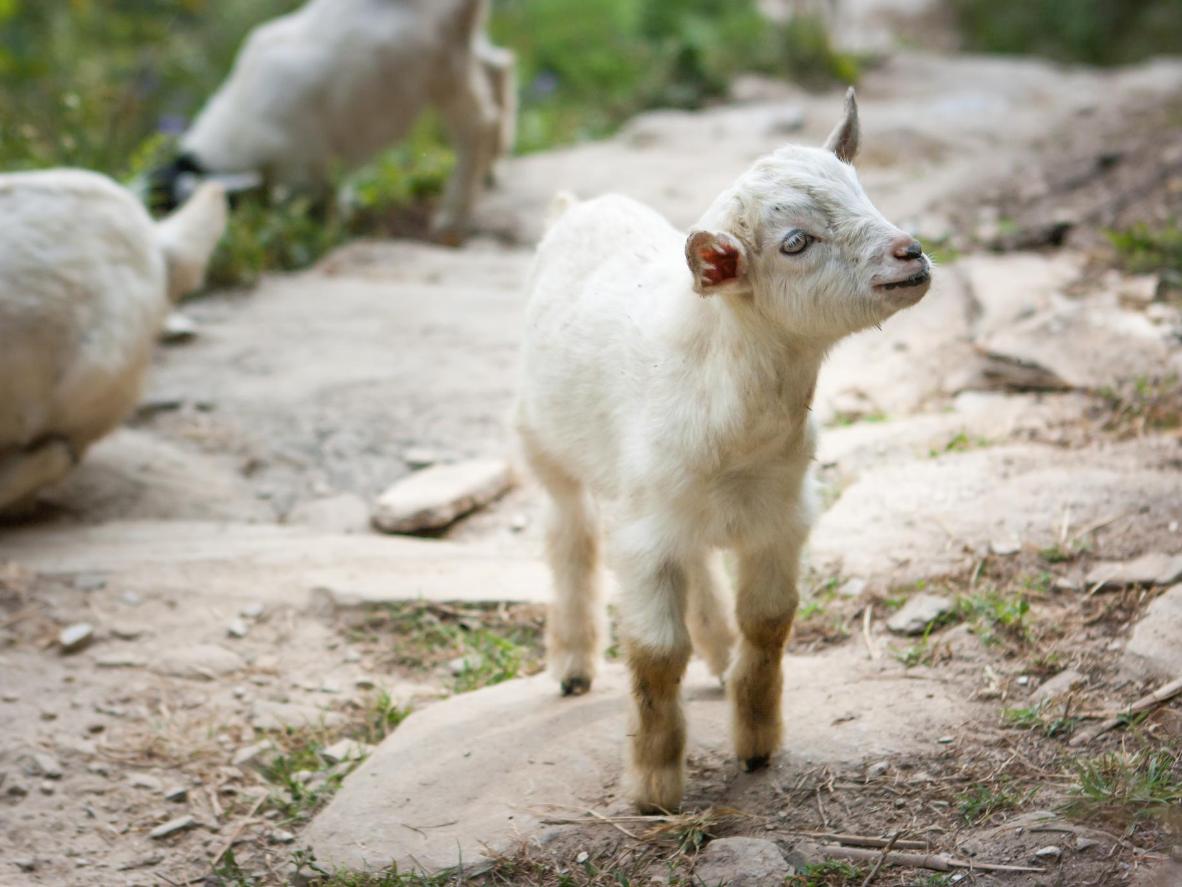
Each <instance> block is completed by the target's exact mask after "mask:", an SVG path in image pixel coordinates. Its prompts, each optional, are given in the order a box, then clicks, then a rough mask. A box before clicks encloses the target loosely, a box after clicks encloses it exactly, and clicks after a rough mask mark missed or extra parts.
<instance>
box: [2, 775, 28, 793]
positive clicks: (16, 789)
mask: <svg viewBox="0 0 1182 887" xmlns="http://www.w3.org/2000/svg"><path fill="white" fill-rule="evenodd" d="M4 794H5V795H7V796H8V797H10V798H23V797H26V796H27V795H28V794H29V787H28V786H27V785H25V784H24V783H23V782H21V781H20V780H19V779H10V780H8V784H7V787H6V788H5V789H4Z"/></svg>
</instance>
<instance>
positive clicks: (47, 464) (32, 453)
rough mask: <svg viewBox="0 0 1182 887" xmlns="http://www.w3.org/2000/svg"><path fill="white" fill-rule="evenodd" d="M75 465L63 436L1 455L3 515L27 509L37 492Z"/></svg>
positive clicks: (0, 494) (71, 450) (0, 502)
mask: <svg viewBox="0 0 1182 887" xmlns="http://www.w3.org/2000/svg"><path fill="white" fill-rule="evenodd" d="M76 462H77V459H76V458H75V456H74V451H73V449H72V448H71V447H70V444H69V443H68V442H67V441H66V440H65V438H61V437H50V438H46V439H45V440H43V441H41V442H40V443H38V444H36V445H34V446H31V447H29V448H28V449H26V450H22V451H18V452H15V453H11V454H9V455H6V456H0V512H10V513H13V514H16V513H19V512H21V511H23V510H25V509H26V508H28V507H29V506H30V505H31V504H32V503H33V499H34V498H35V497H36V494H37V491H38V490H40V489H41V488H42V487H46V486H48V485H49V484H52V483H55V482H56V481H59V480H61V479H62V478H63V477H65V476H66V474H68V473H69V471H70V469H71V468H73V467H74V465H75V463H76Z"/></svg>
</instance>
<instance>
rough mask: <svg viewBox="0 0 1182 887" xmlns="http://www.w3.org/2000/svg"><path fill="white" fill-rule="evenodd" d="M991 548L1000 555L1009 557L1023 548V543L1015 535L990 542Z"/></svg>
mask: <svg viewBox="0 0 1182 887" xmlns="http://www.w3.org/2000/svg"><path fill="white" fill-rule="evenodd" d="M989 550H990V551H992V552H993V553H994V554H996V555H997V556H998V557H1009V556H1010V555H1012V554H1017V553H1018V552H1019V551H1021V550H1022V543H1021V542H1020V541H1019V540H1018V539H1015V538H1014V537H1012V536H1011V537H1008V538H1005V539H994V540H992V541H991V542H990V543H989Z"/></svg>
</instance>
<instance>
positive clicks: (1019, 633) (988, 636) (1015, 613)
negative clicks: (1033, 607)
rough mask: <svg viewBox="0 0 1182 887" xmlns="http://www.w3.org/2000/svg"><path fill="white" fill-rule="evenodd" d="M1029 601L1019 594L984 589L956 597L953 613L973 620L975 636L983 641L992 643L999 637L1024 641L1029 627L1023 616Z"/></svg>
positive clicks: (1028, 608) (1027, 637) (1027, 612)
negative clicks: (954, 611)
mask: <svg viewBox="0 0 1182 887" xmlns="http://www.w3.org/2000/svg"><path fill="white" fill-rule="evenodd" d="M1029 613H1030V602H1029V601H1028V600H1026V597H1025V596H1024V595H1022V594H1020V593H1012V594H1006V593H1004V592H1001V591H997V590H992V589H991V590H986V591H982V592H978V593H977V594H973V595H965V596H962V597H959V598H957V600H956V615H957V616H958V617H960V618H961V619H963V620H964V621H966V622H969V623H972V624H973V626H974V629H975V631H976V632H977V635H978V637H980V638H981V641H982V642H983V643H985V644H987V645H988V644H995V643H997V642H998V641H999V640H1001V638H1002V637H1003V636H1004V637H1007V638H1009V639H1011V640H1018V641H1026V640H1028V639H1029V635H1030V627H1029V625H1028V624H1027V622H1026V617H1027V615H1028V614H1029Z"/></svg>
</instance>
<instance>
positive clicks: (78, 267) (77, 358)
mask: <svg viewBox="0 0 1182 887" xmlns="http://www.w3.org/2000/svg"><path fill="white" fill-rule="evenodd" d="M225 224H226V200H225V195H224V194H223V193H222V189H221V187H220V186H218V185H214V184H208V185H205V186H203V187H202V188H201V189H200V190H199V191H198V192H197V193H196V194H195V195H194V196H193V197H192V199H191V200H189V202H188V203H186V204H185V206H183V207H182V208H181V209H180V210H178V211H177V212H176V213H174V214H173V215H171V216H169V217H168V218H167V219H164V220H163V221H161V222H158V223H154V222H153V221H152V219H151V217H150V216H149V215H148V213H147V211H146V210H145V209H144V208H143V206H142V205H141V204H140V202H139V201H138V200H136V198H135V197H134V196H132V194H131V193H129V192H128V191H126V190H124V189H123V188H121V187H119V186H118V185H116V184H115V183H114V182H112V181H111V180H110V179H108V178H106V177H104V176H101V175H98V174H96V173H90V172H84V171H82V170H72V169H55V170H47V171H44V172H29V173H12V174H8V175H0V511H9V510H20V509H21V508H22V507H24V506H26V505H28V504H29V503H30V502H31V501H32V499H33V498H34V497H35V495H36V493H37V491H38V490H39V489H41V488H42V487H44V486H46V485H47V484H51V483H53V482H54V481H57V480H59V479H61V478H62V477H63V476H65V474H66V473H67V472H68V471H69V470H70V469H71V468H72V467H73V466H74V465H75V464H76V463H77V462H78V460H79V459H81V458H82V454H83V453H84V452H85V451H86V448H87V447H88V446H89V445H90V444H91V443H92V442H94V441H95V440H97V439H98V438H100V437H102V436H103V435H104V434H106V433H107V432H109V431H111V430H112V429H113V428H114V427H115V426H116V425H118V424H119V423H120V422H121V421H122V420H123V419H124V418H125V417H126V416H127V414H128V413H130V412H131V410H132V409H133V408H134V407H135V404H136V400H137V399H138V397H139V392H140V384H141V382H142V380H143V377H144V372H145V370H146V369H147V366H148V362H149V359H150V357H151V354H152V347H153V345H154V343H155V341H156V336H157V333H158V332H159V330H160V325H161V322H162V321H163V319H164V316H165V314H166V313H167V311H168V309H169V308H170V306H171V304H172V301H173V300H175V299H178V298H180V297H181V296H182V295H184V294H185V293H186V292H189V291H190V290H193V289H195V288H197V287H198V286H200V285H201V281H202V279H203V277H204V274H205V266H206V264H207V263H208V261H209V256H210V254H211V253H212V252H213V248H214V246H215V244H216V243H217V241H218V238H219V237H221V234H222V229H223V228H224V227H225Z"/></svg>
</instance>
